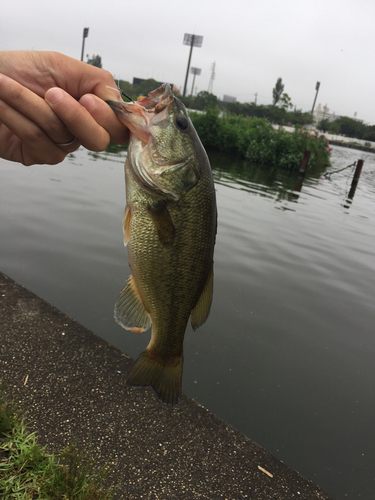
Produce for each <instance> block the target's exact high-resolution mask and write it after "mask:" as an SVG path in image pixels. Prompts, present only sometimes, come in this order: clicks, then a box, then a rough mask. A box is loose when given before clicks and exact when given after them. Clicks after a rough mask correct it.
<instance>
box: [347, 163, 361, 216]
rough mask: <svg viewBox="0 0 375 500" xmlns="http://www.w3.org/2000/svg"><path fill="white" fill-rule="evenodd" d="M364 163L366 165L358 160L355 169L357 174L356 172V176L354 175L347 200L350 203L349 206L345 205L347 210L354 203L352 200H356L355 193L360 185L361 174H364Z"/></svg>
mask: <svg viewBox="0 0 375 500" xmlns="http://www.w3.org/2000/svg"><path fill="white" fill-rule="evenodd" d="M363 163H364V161H363V160H358V161H357V166H356V168H355V172H354V175H353V180H352V185H351V186H350V191H349V194H348V198H347V200H346V201H347V202H348V203H349V205H345V208H349V207H350V203H351V202H352V200H353V198H354V193H355V190H356V188H357V184H358V181H359V178H360V176H361V173H362V167H363Z"/></svg>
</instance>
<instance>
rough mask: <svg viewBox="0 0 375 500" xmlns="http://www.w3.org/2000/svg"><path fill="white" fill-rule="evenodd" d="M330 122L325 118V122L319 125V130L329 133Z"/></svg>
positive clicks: (321, 121)
mask: <svg viewBox="0 0 375 500" xmlns="http://www.w3.org/2000/svg"><path fill="white" fill-rule="evenodd" d="M329 125H330V124H329V120H328V119H327V118H324V119H323V120H320V122H319V123H318V126H317V128H318V130H322V131H323V132H327V130H328V129H329Z"/></svg>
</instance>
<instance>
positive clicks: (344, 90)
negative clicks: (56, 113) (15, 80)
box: [0, 0, 375, 124]
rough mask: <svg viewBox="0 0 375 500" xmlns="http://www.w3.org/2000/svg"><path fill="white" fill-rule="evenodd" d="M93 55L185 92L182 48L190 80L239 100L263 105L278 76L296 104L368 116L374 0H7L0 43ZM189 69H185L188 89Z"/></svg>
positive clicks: (374, 61)
mask: <svg viewBox="0 0 375 500" xmlns="http://www.w3.org/2000/svg"><path fill="white" fill-rule="evenodd" d="M84 27H89V28H90V31H89V36H88V38H86V45H85V55H86V54H90V56H91V55H93V54H99V55H100V56H101V57H102V63H103V67H104V68H105V69H107V70H109V71H110V72H111V73H112V74H113V75H114V76H115V78H116V79H117V78H121V79H123V80H128V81H130V82H131V81H132V79H133V77H139V78H154V79H155V80H158V81H168V82H169V83H174V84H175V85H177V86H178V87H179V88H180V89H181V90H183V86H184V81H185V74H186V67H187V62H188V55H189V47H187V46H185V45H183V37H184V33H195V34H197V35H202V36H203V45H202V47H201V48H195V49H193V55H192V61H191V65H192V66H195V67H198V68H201V69H202V74H201V76H197V77H196V80H195V87H196V90H197V92H199V91H201V90H208V85H209V81H210V76H211V66H212V63H213V62H216V77H215V80H214V83H213V93H214V94H215V95H217V96H218V97H220V98H222V97H223V95H224V94H228V95H232V96H235V97H237V100H238V101H240V102H252V101H254V99H255V94H257V102H258V104H270V103H271V101H272V89H273V87H274V86H275V83H276V80H277V78H278V77H281V78H282V80H283V83H284V84H285V89H284V91H285V92H286V93H287V94H288V95H289V96H290V98H291V100H292V103H293V105H295V106H296V107H297V109H302V110H303V111H310V110H311V107H312V104H313V100H314V96H315V85H316V82H317V81H320V82H321V86H320V90H319V95H318V99H317V105H318V103H321V105H322V106H324V105H327V106H328V108H329V110H330V112H335V113H336V114H338V115H346V116H350V117H354V114H355V113H357V117H358V118H359V119H362V120H364V121H365V122H366V123H371V124H375V106H374V84H375V58H374V50H375V0H308V1H307V0H283V1H281V0H225V1H221V0H174V1H172V0H142V1H127V0H106V1H103V0H74V1H73V0H61V1H51V0H48V1H46V0H33V1H32V2H31V1H30V0H10V1H8V2H6V7H4V5H3V8H2V9H1V14H0V34H1V35H0V49H1V50H13V49H23V50H56V51H59V52H62V53H64V54H67V55H69V56H71V57H76V58H77V59H80V57H81V46H82V31H83V28H84ZM191 85H192V76H189V83H188V87H187V89H188V92H189V93H190V91H191Z"/></svg>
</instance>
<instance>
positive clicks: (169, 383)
mask: <svg viewBox="0 0 375 500" xmlns="http://www.w3.org/2000/svg"><path fill="white" fill-rule="evenodd" d="M182 365H183V356H182V354H181V356H176V357H174V358H172V359H171V360H167V361H166V360H163V359H158V358H157V357H156V356H155V355H153V354H151V353H150V352H149V351H148V350H147V349H146V350H145V351H143V352H142V353H141V354H140V356H139V358H138V359H137V361H136V362H135V364H134V366H133V367H132V369H131V371H130V375H129V377H128V379H127V381H126V383H127V385H130V386H138V387H143V386H150V387H152V388H153V390H154V391H155V393H156V394H157V396H158V398H159V399H160V400H161V401H162V402H163V403H165V404H167V405H175V404H176V403H178V397H179V395H180V393H181V381H182Z"/></svg>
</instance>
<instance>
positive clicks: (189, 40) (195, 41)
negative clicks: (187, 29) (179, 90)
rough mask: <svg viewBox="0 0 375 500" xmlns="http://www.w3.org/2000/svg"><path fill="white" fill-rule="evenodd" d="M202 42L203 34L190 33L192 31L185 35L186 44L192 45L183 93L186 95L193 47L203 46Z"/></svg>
mask: <svg viewBox="0 0 375 500" xmlns="http://www.w3.org/2000/svg"><path fill="white" fill-rule="evenodd" d="M202 43H203V36H200V35H190V33H185V35H184V45H190V53H189V60H188V65H187V70H186V78H185V85H184V93H183V95H184V96H185V94H186V85H187V81H188V78H189V69H190V61H191V53H192V52H193V47H202Z"/></svg>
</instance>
